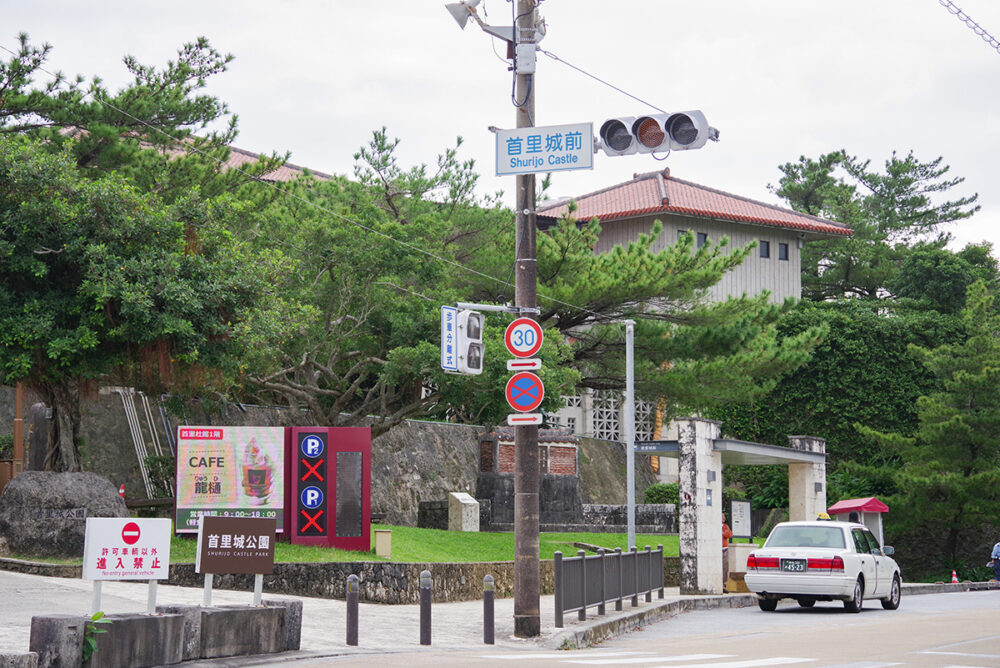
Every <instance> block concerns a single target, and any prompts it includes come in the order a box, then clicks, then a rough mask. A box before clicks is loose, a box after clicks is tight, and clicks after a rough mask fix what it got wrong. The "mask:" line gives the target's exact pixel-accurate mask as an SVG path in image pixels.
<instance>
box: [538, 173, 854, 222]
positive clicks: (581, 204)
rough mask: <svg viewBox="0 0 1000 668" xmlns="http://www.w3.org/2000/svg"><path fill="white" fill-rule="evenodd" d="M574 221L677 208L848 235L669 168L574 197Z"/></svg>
mask: <svg viewBox="0 0 1000 668" xmlns="http://www.w3.org/2000/svg"><path fill="white" fill-rule="evenodd" d="M575 201H576V204H577V209H576V211H575V212H574V213H573V215H574V216H575V217H576V218H577V219H578V220H589V219H591V218H594V217H596V218H598V219H599V220H600V221H601V222H604V221H609V220H615V219H618V218H629V217H634V216H641V215H647V214H653V213H661V212H662V213H677V214H682V215H688V216H697V217H701V218H713V219H717V220H731V221H734V222H738V223H752V224H756V225H768V226H773V227H787V228H791V229H796V230H804V231H807V232H815V233H818V234H830V235H838V236H850V235H851V234H852V231H851V228H849V227H848V226H846V225H844V224H842V223H835V222H833V221H829V220H825V219H823V218H819V217H817V216H810V215H808V214H805V213H798V212H797V211H792V210H791V209H783V208H781V207H778V206H774V205H772V204H765V203H764V202H758V201H756V200H752V199H747V198H746V197H740V196H738V195H731V194H729V193H725V192H722V191H721V190H715V189H714V188H708V187H706V186H702V185H699V184H697V183H691V182H690V181H683V180H681V179H677V178H674V177H672V176H670V170H669V169H667V170H664V171H662V172H648V173H646V174H636V176H635V178H633V179H632V180H631V181H626V182H625V183H619V184H618V185H614V186H611V187H610V188H604V189H603V190H598V191H596V192H592V193H588V194H586V195H583V196H581V197H578V198H575ZM568 206H569V202H568V201H561V202H558V203H555V204H551V205H548V206H545V205H544V204H543V205H542V206H540V207H539V208H538V212H537V215H538V217H539V218H543V219H551V220H553V221H554V220H556V219H558V218H559V217H560V216H562V215H563V214H565V213H566V212H567V210H568Z"/></svg>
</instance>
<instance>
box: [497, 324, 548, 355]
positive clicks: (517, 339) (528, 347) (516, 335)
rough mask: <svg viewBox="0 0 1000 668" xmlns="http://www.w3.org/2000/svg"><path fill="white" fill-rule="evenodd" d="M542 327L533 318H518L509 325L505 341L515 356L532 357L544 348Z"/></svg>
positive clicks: (505, 333) (504, 336)
mask: <svg viewBox="0 0 1000 668" xmlns="http://www.w3.org/2000/svg"><path fill="white" fill-rule="evenodd" d="M542 338H543V337H542V327H541V325H539V324H538V323H537V322H535V321H534V320H532V319H531V318H518V319H517V320H515V321H514V322H512V323H510V324H509V325H507V331H506V332H504V335H503V341H504V343H505V344H506V345H507V350H508V351H510V354H511V355H513V356H514V357H531V356H532V355H534V354H535V353H537V352H538V351H539V350H541V349H542Z"/></svg>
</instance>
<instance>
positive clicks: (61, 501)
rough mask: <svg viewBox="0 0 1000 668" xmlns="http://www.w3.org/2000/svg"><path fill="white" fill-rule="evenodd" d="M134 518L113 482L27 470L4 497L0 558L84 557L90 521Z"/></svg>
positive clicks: (88, 475) (0, 517) (94, 476)
mask: <svg viewBox="0 0 1000 668" xmlns="http://www.w3.org/2000/svg"><path fill="white" fill-rule="evenodd" d="M128 516H129V513H128V509H127V508H126V507H125V501H124V500H123V499H122V498H121V497H120V496H118V490H117V489H115V486H114V485H113V484H111V481H110V480H108V479H107V478H102V477H101V476H99V475H97V474H95V473H53V472H51V471H25V472H24V473H21V474H19V475H17V476H16V477H15V478H14V479H13V480H11V481H10V482H9V483H8V484H7V487H6V488H4V490H3V493H2V494H0V554H16V555H24V556H31V555H38V556H47V557H55V556H60V557H77V558H79V557H82V556H83V538H84V533H85V531H86V524H87V523H86V518H88V517H128Z"/></svg>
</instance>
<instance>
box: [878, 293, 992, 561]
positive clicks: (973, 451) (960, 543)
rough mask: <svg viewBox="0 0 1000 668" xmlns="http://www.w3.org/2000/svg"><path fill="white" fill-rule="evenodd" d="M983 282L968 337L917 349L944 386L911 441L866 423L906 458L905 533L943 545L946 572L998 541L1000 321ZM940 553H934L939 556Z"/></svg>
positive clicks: (924, 405) (901, 478) (974, 297)
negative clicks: (987, 545) (978, 550)
mask: <svg viewBox="0 0 1000 668" xmlns="http://www.w3.org/2000/svg"><path fill="white" fill-rule="evenodd" d="M993 301H994V297H993V295H992V294H990V293H989V292H988V290H987V288H986V286H985V284H984V283H983V282H981V281H977V282H976V283H974V284H973V285H972V286H971V287H970V288H969V291H968V296H967V300H966V307H965V308H964V309H963V311H962V313H961V318H962V325H963V328H964V330H965V335H966V339H965V340H964V341H962V342H960V343H951V344H946V345H942V346H939V347H936V348H933V349H930V348H924V347H919V346H911V351H912V353H913V354H914V356H915V357H916V358H917V359H918V360H919V361H920V362H921V363H922V364H924V365H925V366H926V367H927V369H928V370H929V371H930V372H931V373H933V374H934V376H935V377H936V378H937V379H938V380H939V382H940V383H941V387H940V389H939V390H937V391H934V392H931V393H928V394H926V395H924V396H921V397H920V398H919V399H918V400H917V411H918V414H919V427H918V429H917V431H916V433H915V434H914V435H913V436H912V437H910V436H907V435H904V434H900V433H898V432H897V433H890V432H884V431H881V430H878V429H874V428H872V427H870V426H866V425H859V426H858V428H859V430H860V431H861V432H862V433H864V434H866V435H868V436H870V437H872V438H875V439H877V440H878V441H879V442H881V443H883V444H884V445H886V446H887V447H892V448H895V449H896V451H897V452H898V453H899V457H900V459H901V460H902V468H901V470H900V472H899V475H898V483H899V487H900V494H899V495H898V496H897V497H896V498H895V500H894V505H895V506H896V507H899V508H902V509H905V512H902V513H900V514H899V516H898V517H895V518H894V524H895V526H896V527H897V530H898V531H901V532H903V533H909V534H911V536H912V535H913V534H915V533H917V532H919V534H920V535H921V541H920V544H921V545H928V544H936V545H937V546H938V549H939V550H940V555H941V557H942V558H943V563H938V564H936V565H937V566H938V567H939V568H940V567H946V568H954V567H955V565H959V564H961V563H962V561H963V560H965V559H969V558H980V557H981V553H980V552H977V551H976V550H977V549H979V548H981V547H982V545H983V544H987V543H990V542H992V541H990V539H991V538H993V537H994V536H995V535H996V532H995V529H996V527H997V525H998V522H997V519H996V508H997V504H998V503H1000V315H998V314H997V313H996V312H995V310H994V305H993ZM933 552H935V551H933V550H932V553H933Z"/></svg>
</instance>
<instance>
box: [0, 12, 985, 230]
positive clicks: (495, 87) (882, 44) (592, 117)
mask: <svg viewBox="0 0 1000 668" xmlns="http://www.w3.org/2000/svg"><path fill="white" fill-rule="evenodd" d="M955 4H956V5H957V6H958V7H960V8H961V9H962V10H964V11H965V12H966V13H967V14H968V15H969V16H970V17H972V18H973V19H974V20H975V21H977V22H978V23H979V25H980V26H982V27H983V28H985V29H986V30H987V31H988V32H989V33H991V34H992V35H993V36H997V37H1000V2H997V1H996V0H955ZM484 6H485V10H486V16H487V22H488V23H490V24H494V25H510V24H511V3H510V2H507V1H506V0H484V2H483V5H480V13H481V14H482V10H483V8H484ZM0 8H2V11H0V17H2V23H3V26H4V29H3V30H2V31H0V43H2V44H3V45H4V46H6V47H7V48H11V49H13V48H15V47H16V36H17V33H18V32H19V31H25V32H28V33H29V34H30V36H31V38H32V40H33V41H34V42H38V43H41V42H49V43H50V44H52V46H53V47H54V49H53V52H52V56H51V59H50V61H49V63H48V65H47V67H48V68H50V69H59V70H62V71H63V72H64V73H66V74H77V73H80V74H84V75H87V76H88V77H89V76H91V75H94V74H99V75H100V76H101V77H102V78H104V79H105V81H106V82H107V83H108V84H109V85H111V86H116V85H121V84H123V83H125V81H127V73H126V72H125V70H124V67H123V66H122V64H121V58H122V56H123V55H124V54H132V55H134V56H136V57H137V58H138V59H139V60H140V61H141V62H145V63H147V64H162V63H164V62H165V61H166V60H167V59H170V58H173V57H175V55H176V51H177V49H178V48H179V47H180V46H181V45H182V44H183V43H184V42H186V41H191V40H193V39H194V38H196V37H198V36H205V37H208V38H209V39H210V41H211V43H212V44H213V45H214V46H215V47H216V48H217V49H219V50H220V51H223V52H229V53H232V54H234V55H235V56H236V60H235V61H234V62H233V63H232V65H231V67H230V69H229V71H228V72H226V73H225V74H222V75H220V76H218V77H216V78H215V79H213V80H212V82H211V84H210V88H209V90H210V92H211V93H213V94H215V95H218V96H219V97H221V98H222V99H224V100H225V101H226V102H228V103H229V105H230V107H231V109H232V110H233V111H235V112H236V113H238V114H239V118H240V130H241V134H240V137H239V139H238V140H237V145H238V146H239V147H241V148H245V149H248V150H252V151H256V152H270V151H272V150H277V151H279V152H283V151H290V152H291V153H292V157H291V161H292V162H293V163H296V164H299V165H304V166H308V167H311V168H313V169H316V170H319V171H324V172H331V173H338V174H351V173H352V166H353V158H352V155H353V153H354V152H355V151H356V150H357V149H358V147H359V146H361V145H362V144H364V143H366V142H367V141H368V139H369V138H370V136H371V133H372V131H373V130H374V129H377V128H380V127H382V126H383V125H384V126H387V127H388V129H389V132H390V133H391V134H392V135H394V136H396V137H398V138H400V139H401V140H402V143H401V145H400V157H401V160H402V161H403V164H404V165H411V164H416V163H419V162H426V163H428V164H433V163H434V161H435V158H436V156H437V154H438V153H440V152H441V151H442V150H443V149H444V148H446V147H447V146H449V145H451V144H452V143H453V142H454V140H455V138H456V137H457V136H462V137H463V138H464V139H465V144H464V146H463V149H462V151H461V153H460V157H463V158H466V159H468V158H472V159H475V160H476V162H477V164H478V165H479V167H480V170H481V173H482V174H483V177H482V190H483V192H494V191H496V190H500V189H502V190H504V191H505V192H506V193H508V195H507V198H506V201H507V202H508V203H509V204H512V203H513V202H512V199H511V196H510V193H511V192H512V191H513V180H514V179H513V177H504V178H497V177H495V176H494V175H493V164H494V143H493V135H492V134H491V133H490V132H489V131H488V130H487V128H488V127H489V126H491V125H492V126H498V127H502V128H506V127H513V126H514V109H513V107H512V105H511V102H510V94H511V74H510V73H509V72H508V71H507V69H506V64H505V63H504V62H501V60H500V59H499V57H498V56H497V55H496V54H497V53H500V54H501V55H503V53H504V49H503V46H502V44H501V43H500V42H499V41H497V40H494V39H492V38H490V37H489V36H488V35H486V34H484V33H483V32H482V31H480V30H479V29H478V28H477V27H476V26H475V25H474V24H472V23H470V25H469V26H468V27H467V28H466V29H465V31H464V32H463V31H460V30H459V28H458V26H457V25H456V23H455V22H454V20H453V19H452V18H451V16H450V15H449V14H448V12H447V11H446V10H445V8H444V2H442V1H439V0H352V1H350V2H347V1H344V0H269V1H267V2H261V1H258V0H240V1H236V0H231V1H227V2H222V1H220V0H197V1H196V2H195V1H190V0H173V1H172V2H169V3H164V2H155V3H153V2H147V1H145V0H129V1H127V2H125V1H120V0H100V2H71V1H69V0H65V1H62V2H58V1H55V0H31V1H25V0H0ZM540 12H541V14H542V15H543V16H544V17H545V19H546V22H547V24H548V34H547V36H546V37H545V39H544V40H543V41H542V43H541V47H542V48H543V49H545V50H546V51H550V52H551V53H553V54H555V55H557V56H559V58H561V59H562V60H564V61H568V62H569V63H572V64H574V65H576V66H577V67H579V68H581V69H583V70H586V71H588V72H590V73H592V74H594V75H596V76H598V77H600V78H602V79H605V80H607V81H609V82H611V83H613V84H614V85H616V86H617V87H619V88H622V89H624V90H626V91H628V92H629V93H631V94H633V95H635V96H636V97H639V98H641V99H643V100H646V101H648V102H650V103H652V104H654V105H656V106H658V107H661V108H663V109H666V110H687V109H700V110H702V111H704V113H705V115H706V116H707V117H708V120H709V122H710V123H711V124H712V125H713V126H715V127H716V128H718V129H719V130H720V132H721V142H719V143H717V144H709V145H708V146H706V147H705V148H703V149H700V150H695V151H686V152H675V153H673V154H671V155H670V156H669V157H668V159H667V160H665V161H662V162H659V161H656V160H654V159H653V158H652V157H651V156H649V155H638V156H626V157H616V158H610V157H607V156H604V155H603V154H598V155H596V156H594V169H593V170H588V171H576V172H562V173H558V174H556V175H555V178H554V183H553V187H552V189H551V191H550V192H551V194H552V195H553V196H569V195H581V194H584V193H586V192H590V191H592V190H597V189H599V188H603V187H606V186H609V185H613V184H615V183H618V182H621V181H624V180H627V179H630V178H631V177H632V175H633V174H634V173H637V172H647V171H652V170H656V169H661V168H663V167H664V166H667V167H669V168H670V170H671V173H672V174H673V175H674V176H676V177H678V178H682V179H686V180H689V181H694V182H696V183H700V184H703V185H706V186H710V187H713V188H718V189H721V190H724V191H727V192H730V193H734V194H737V195H741V196H745V197H750V198H754V199H758V200H763V201H766V202H771V203H778V201H777V199H776V198H775V197H774V196H773V195H772V194H771V193H770V192H769V191H768V185H769V184H776V183H777V181H778V179H779V178H780V172H779V171H778V165H779V164H782V163H784V162H788V161H794V160H796V159H797V158H798V157H799V156H800V155H806V156H809V157H816V156H818V155H820V154H821V153H825V152H829V151H832V150H835V149H840V148H844V149H847V151H848V152H849V153H851V154H854V155H857V156H859V157H862V158H871V159H872V160H873V163H875V164H878V165H881V164H882V163H883V162H884V161H885V159H886V158H888V157H889V155H890V154H891V153H892V151H894V150H895V151H897V152H899V153H902V154H904V155H905V154H906V153H907V152H908V151H910V150H911V149H912V150H913V151H915V154H916V156H917V157H918V158H919V159H921V160H923V161H928V160H931V159H933V158H936V157H938V156H943V158H944V162H945V163H947V164H949V165H951V167H952V172H951V173H952V174H953V175H954V176H963V177H965V178H966V182H965V183H964V184H963V185H962V186H961V187H959V189H958V190H957V191H955V192H954V195H956V196H957V195H967V194H971V193H974V192H978V193H979V197H980V202H981V204H982V211H981V212H980V213H979V214H977V215H976V216H975V217H973V219H972V220H970V221H967V222H963V223H959V224H958V225H954V226H952V227H951V228H950V229H951V231H952V232H953V233H954V234H955V235H956V237H958V239H959V241H960V244H959V245H961V244H964V243H965V242H973V241H981V240H988V241H992V242H993V243H994V244H996V245H997V246H998V247H1000V189H998V188H997V186H996V184H997V180H998V179H997V168H996V159H995V156H996V155H997V153H998V152H1000V114H998V109H1000V53H998V52H997V51H996V50H995V49H993V48H992V47H991V46H990V45H989V44H987V43H986V42H984V41H983V40H982V39H981V38H979V37H978V36H977V35H976V34H975V33H974V32H973V31H972V30H970V29H969V28H968V27H966V26H965V25H964V24H963V23H961V22H960V21H959V20H958V19H956V17H954V16H952V15H951V14H949V12H948V11H947V9H945V7H943V6H941V4H939V2H938V0H874V1H873V0H837V1H836V2H833V1H829V0H827V1H823V2H818V1H816V2H813V1H809V0H768V1H766V2H748V1H747V0H741V1H735V0H733V1H729V0H698V1H697V2H691V1H688V2H678V1H675V0H645V1H642V0H604V1H597V0H544V1H543V2H542V3H541V6H540ZM494 49H495V51H494ZM650 111H652V110H651V109H649V108H648V107H645V106H644V105H642V104H641V103H639V102H636V101H634V100H632V99H630V98H628V97H625V96H623V95H621V94H620V93H617V92H615V91H614V90H612V89H610V88H608V87H606V86H604V85H602V84H600V83H598V82H596V81H594V80H592V79H590V78H587V77H585V76H583V75H581V74H579V73H578V72H576V71H574V70H572V69H570V68H569V67H567V66H566V65H564V64H563V63H561V62H557V61H555V60H552V59H550V58H548V57H546V56H545V55H542V54H539V60H538V73H537V75H536V118H535V121H536V124H538V125H556V124H561V123H581V122H593V123H594V125H595V130H596V129H597V127H598V126H599V125H600V123H601V121H602V120H604V119H605V118H608V117H611V116H617V115H635V114H638V113H649V112H650Z"/></svg>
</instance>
